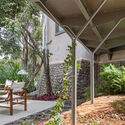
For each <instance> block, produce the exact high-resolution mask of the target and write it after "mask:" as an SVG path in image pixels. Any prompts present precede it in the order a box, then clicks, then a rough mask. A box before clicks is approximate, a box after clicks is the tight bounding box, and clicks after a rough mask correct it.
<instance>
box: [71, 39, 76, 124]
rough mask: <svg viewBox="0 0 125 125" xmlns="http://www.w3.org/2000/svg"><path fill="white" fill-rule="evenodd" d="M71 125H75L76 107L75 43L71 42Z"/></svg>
mask: <svg viewBox="0 0 125 125" xmlns="http://www.w3.org/2000/svg"><path fill="white" fill-rule="evenodd" d="M72 47H73V48H72V49H73V50H72V56H73V58H72V59H73V60H72V65H73V67H72V72H73V77H72V125H77V118H76V107H77V61H76V41H75V39H73V40H72Z"/></svg>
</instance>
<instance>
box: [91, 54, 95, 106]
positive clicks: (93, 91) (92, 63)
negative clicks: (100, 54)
mask: <svg viewBox="0 0 125 125" xmlns="http://www.w3.org/2000/svg"><path fill="white" fill-rule="evenodd" d="M94 76H95V75H94V54H93V55H92V59H91V61H90V94H91V104H93V103H94V96H95V89H94V84H95V77H94Z"/></svg>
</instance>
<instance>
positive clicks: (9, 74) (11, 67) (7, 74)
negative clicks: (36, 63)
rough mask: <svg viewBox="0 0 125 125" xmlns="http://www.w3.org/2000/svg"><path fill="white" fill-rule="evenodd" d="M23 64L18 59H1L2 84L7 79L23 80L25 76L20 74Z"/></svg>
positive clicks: (0, 74)
mask: <svg viewBox="0 0 125 125" xmlns="http://www.w3.org/2000/svg"><path fill="white" fill-rule="evenodd" d="M20 68H21V66H20V64H19V63H18V62H17V61H15V60H14V61H12V60H2V61H0V84H4V83H5V81H6V80H7V79H9V80H18V81H22V79H23V77H22V76H20V75H18V74H17V73H18V71H19V70H20Z"/></svg>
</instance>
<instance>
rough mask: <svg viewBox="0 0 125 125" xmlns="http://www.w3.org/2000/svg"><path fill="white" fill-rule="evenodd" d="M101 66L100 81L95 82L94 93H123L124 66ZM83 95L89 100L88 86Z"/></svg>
mask: <svg viewBox="0 0 125 125" xmlns="http://www.w3.org/2000/svg"><path fill="white" fill-rule="evenodd" d="M101 68H102V69H101V72H100V77H101V83H97V84H95V95H96V96H101V95H110V94H111V95H112V94H125V67H124V66H119V67H118V66H115V65H113V64H106V65H102V67H101ZM84 97H85V100H90V87H87V88H86V89H85V92H84Z"/></svg>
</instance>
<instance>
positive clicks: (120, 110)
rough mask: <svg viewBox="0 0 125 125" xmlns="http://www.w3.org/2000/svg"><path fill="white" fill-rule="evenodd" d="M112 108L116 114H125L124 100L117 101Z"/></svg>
mask: <svg viewBox="0 0 125 125" xmlns="http://www.w3.org/2000/svg"><path fill="white" fill-rule="evenodd" d="M112 107H113V108H114V109H115V110H116V111H117V112H118V113H124V114H125V100H117V101H114V102H113V103H112Z"/></svg>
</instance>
